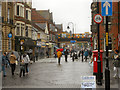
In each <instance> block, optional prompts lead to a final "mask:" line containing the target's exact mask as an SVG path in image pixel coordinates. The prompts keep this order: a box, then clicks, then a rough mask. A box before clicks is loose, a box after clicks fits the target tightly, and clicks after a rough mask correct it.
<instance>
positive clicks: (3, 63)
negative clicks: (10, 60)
mask: <svg viewBox="0 0 120 90" xmlns="http://www.w3.org/2000/svg"><path fill="white" fill-rule="evenodd" d="M5 65H6V53H3V56H2V71H3V77H6V71H5Z"/></svg>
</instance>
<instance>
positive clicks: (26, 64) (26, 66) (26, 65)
mask: <svg viewBox="0 0 120 90" xmlns="http://www.w3.org/2000/svg"><path fill="white" fill-rule="evenodd" d="M25 71H26V73H28V72H29V70H28V63H25Z"/></svg>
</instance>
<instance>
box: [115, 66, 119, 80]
mask: <svg viewBox="0 0 120 90" xmlns="http://www.w3.org/2000/svg"><path fill="white" fill-rule="evenodd" d="M116 76H118V77H119V78H120V67H114V77H116Z"/></svg>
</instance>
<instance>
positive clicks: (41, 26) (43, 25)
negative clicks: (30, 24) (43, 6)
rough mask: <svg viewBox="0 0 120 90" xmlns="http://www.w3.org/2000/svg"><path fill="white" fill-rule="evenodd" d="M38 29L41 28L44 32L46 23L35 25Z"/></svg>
mask: <svg viewBox="0 0 120 90" xmlns="http://www.w3.org/2000/svg"><path fill="white" fill-rule="evenodd" d="M35 24H36V25H37V26H38V27H40V28H42V29H43V30H45V28H46V23H35Z"/></svg>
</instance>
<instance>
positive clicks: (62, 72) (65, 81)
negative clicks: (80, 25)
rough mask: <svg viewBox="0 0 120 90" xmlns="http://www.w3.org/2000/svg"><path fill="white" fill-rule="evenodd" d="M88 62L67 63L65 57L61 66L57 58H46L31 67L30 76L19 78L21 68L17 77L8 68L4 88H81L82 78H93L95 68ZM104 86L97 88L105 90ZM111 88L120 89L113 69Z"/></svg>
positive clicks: (77, 60)
mask: <svg viewBox="0 0 120 90" xmlns="http://www.w3.org/2000/svg"><path fill="white" fill-rule="evenodd" d="M89 61H90V59H88V61H87V62H85V61H84V62H82V61H81V58H80V59H75V61H74V62H73V61H72V59H71V58H70V57H69V58H68V62H65V58H64V56H62V58H61V65H58V59H57V58H44V59H40V60H38V61H36V62H35V63H33V64H30V65H29V74H28V75H26V76H25V77H21V78H20V77H19V66H17V68H16V71H15V75H14V76H12V75H11V70H10V68H7V77H4V78H3V80H2V86H3V88H81V82H82V81H81V77H82V76H93V68H92V66H91V65H90V64H89ZM104 83H105V79H104V76H103V85H102V86H97V88H104V87H105V85H104ZM111 88H119V79H115V78H113V71H112V67H111Z"/></svg>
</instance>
